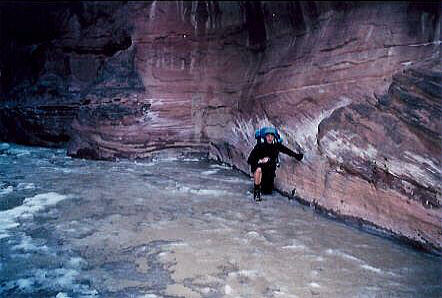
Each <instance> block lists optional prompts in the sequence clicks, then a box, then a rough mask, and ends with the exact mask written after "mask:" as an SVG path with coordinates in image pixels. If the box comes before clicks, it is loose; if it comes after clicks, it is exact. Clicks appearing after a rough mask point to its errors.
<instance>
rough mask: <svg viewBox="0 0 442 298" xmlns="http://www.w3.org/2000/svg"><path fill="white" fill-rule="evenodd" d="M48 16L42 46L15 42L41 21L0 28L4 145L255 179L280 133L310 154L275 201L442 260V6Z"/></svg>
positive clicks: (217, 5)
mask: <svg viewBox="0 0 442 298" xmlns="http://www.w3.org/2000/svg"><path fill="white" fill-rule="evenodd" d="M21 5H26V4H21ZM45 5H47V6H48V7H46V9H45V10H44V11H45V12H46V14H47V18H46V19H45V21H44V22H43V24H42V26H40V27H38V26H36V29H34V30H35V31H36V32H37V33H39V34H35V35H32V38H31V37H30V36H27V35H25V36H23V35H20V34H19V35H17V36H16V35H14V34H13V33H14V30H12V29H8V28H12V25H14V24H15V23H18V28H19V29H16V31H17V30H18V32H21V31H23V32H26V30H24V28H28V27H29V22H32V18H31V20H30V21H29V22H28V24H27V23H26V22H23V23H20V22H18V21H15V20H13V19H11V18H10V17H3V18H2V28H3V29H2V30H3V31H2V32H3V34H2V36H3V37H2V41H4V42H2V45H1V49H2V53H3V54H2V55H1V59H0V68H1V71H2V76H1V77H0V78H1V90H2V97H1V105H0V131H1V132H2V135H3V140H9V141H16V142H20V143H28V144H42V145H60V144H62V143H63V142H65V141H66V140H67V139H68V138H69V143H68V154H70V155H72V156H78V157H89V158H99V159H115V158H120V157H123V158H144V157H148V156H151V155H152V153H153V152H157V151H159V150H164V149H173V150H178V151H183V150H186V151H191V152H203V153H205V154H209V156H210V157H211V158H214V159H217V160H220V161H223V162H226V163H229V164H231V165H233V166H235V167H236V168H238V169H240V170H242V171H245V172H248V165H247V164H246V157H247V155H248V153H249V152H250V150H251V149H252V147H253V145H254V142H255V140H254V130H255V129H256V128H258V127H259V126H261V125H263V124H271V125H275V126H277V127H279V128H280V130H281V133H282V135H283V137H284V139H285V140H286V144H287V143H288V146H289V147H292V148H295V149H298V150H302V151H304V152H305V159H304V160H303V161H302V162H301V163H296V162H293V161H290V160H288V159H287V158H285V157H283V158H282V161H283V163H282V167H281V168H280V169H279V170H278V178H277V181H276V183H277V187H278V188H279V190H281V191H282V192H285V193H287V194H290V193H292V192H293V190H294V189H296V195H297V196H299V197H300V198H302V200H304V201H305V202H307V203H309V204H312V205H315V206H317V207H318V208H320V209H323V210H326V211H327V212H330V213H332V214H335V215H337V216H340V217H342V218H350V219H352V220H356V221H359V222H360V223H361V224H363V225H365V224H369V225H371V226H375V227H378V228H380V229H381V230H383V231H387V232H390V233H392V234H394V235H396V236H399V237H402V236H403V237H406V238H407V239H409V240H410V241H412V242H413V243H415V244H417V245H419V246H422V247H424V248H426V249H429V250H434V251H439V252H440V251H441V249H442V235H441V230H442V224H441V223H442V221H441V215H440V207H441V206H440V205H441V184H440V181H441V179H440V178H441V170H440V169H441V154H440V153H441V142H440V141H441V118H440V115H441V113H440V110H441V101H440V94H441V92H440V91H441V90H440V88H441V83H440V77H441V71H440V69H441V68H440V66H441V65H440V27H441V15H440V11H441V10H440V5H439V3H424V4H420V3H406V2H401V3H393V2H377V3H376V4H372V3H364V2H302V1H301V2H266V1H263V2H215V1H199V2H197V1H192V2H186V1H170V2H163V1H153V2H112V3H100V2H80V3H76V2H75V3H69V2H66V3H64V4H63V7H58V6H54V5H51V4H45ZM14 9H15V8H14V7H13V6H12V5H8V4H1V6H0V11H2V16H4V15H5V14H6V13H7V12H10V11H11V10H14ZM32 9H34V12H35V11H37V10H38V11H39V13H41V14H44V13H43V12H42V11H40V10H41V8H39V7H38V6H34V7H33V8H32ZM32 9H31V11H32ZM23 11H26V10H23ZM24 14H25V13H24ZM8 22H9V23H10V24H9V23H8ZM34 22H36V21H35V20H34ZM5 23H8V24H9V25H8V26H5ZM20 24H21V25H20ZM54 24H57V26H54ZM34 25H35V24H34ZM42 27H45V28H46V29H47V30H46V31H45V30H42V29H41V28H42ZM38 28H40V29H38ZM50 28H52V29H50ZM51 30H52V31H51ZM42 32H45V33H42ZM13 52H14V53H19V57H18V58H17V59H9V58H8V57H9V56H12V55H11V53H13ZM23 61H32V63H31V65H28V64H27V63H24V62H23ZM403 71H404V72H403ZM15 123H17V125H15Z"/></svg>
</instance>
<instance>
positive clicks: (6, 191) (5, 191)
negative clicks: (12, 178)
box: [0, 185, 14, 196]
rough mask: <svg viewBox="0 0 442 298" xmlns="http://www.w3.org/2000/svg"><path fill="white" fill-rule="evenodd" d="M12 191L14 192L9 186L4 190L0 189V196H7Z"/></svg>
mask: <svg viewBox="0 0 442 298" xmlns="http://www.w3.org/2000/svg"><path fill="white" fill-rule="evenodd" d="M13 191H14V187H12V186H11V185H9V186H7V187H5V188H1V189H0V196H4V195H7V194H8V193H11V192H13Z"/></svg>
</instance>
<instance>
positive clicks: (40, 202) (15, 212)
mask: <svg viewBox="0 0 442 298" xmlns="http://www.w3.org/2000/svg"><path fill="white" fill-rule="evenodd" d="M66 198H67V196H65V195H60V194H58V193H55V192H49V193H43V194H39V195H36V196H34V197H30V198H26V199H25V200H24V201H23V204H22V205H20V206H17V207H15V208H13V209H9V210H5V211H1V212H0V239H2V238H5V237H8V236H9V233H8V230H10V229H12V228H16V227H18V226H19V225H20V224H19V222H18V221H19V220H23V219H29V218H32V217H33V216H34V214H35V213H37V212H39V211H43V210H44V209H46V208H49V207H51V206H54V205H56V204H57V203H58V202H60V201H62V200H64V199H66Z"/></svg>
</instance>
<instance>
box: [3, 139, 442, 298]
mask: <svg viewBox="0 0 442 298" xmlns="http://www.w3.org/2000/svg"><path fill="white" fill-rule="evenodd" d="M0 179H1V180H0V252H1V259H0V296H1V297H19V298H20V297H57V298H66V297H71V298H74V297H137V298H156V297H214V298H215V297H251V298H252V297H253V298H259V297H287V298H289V297H441V293H442V285H441V283H440V280H441V277H442V266H440V265H441V259H440V258H436V257H434V256H429V255H426V254H424V253H421V252H417V251H414V250H412V249H410V248H408V247H405V246H402V245H400V244H398V243H396V242H394V241H391V240H388V239H385V238H381V237H378V236H374V235H370V234H368V233H365V232H361V231H359V230H357V229H354V228H351V227H348V226H346V225H343V224H341V223H339V222H336V221H333V220H329V219H325V218H323V217H322V216H320V215H318V214H315V213H314V212H313V211H312V210H310V209H309V208H307V207H304V206H301V205H299V204H298V203H296V202H293V201H289V200H288V199H287V198H285V197H283V196H281V195H279V194H276V193H275V194H273V195H271V196H266V197H265V200H264V201H263V202H261V203H259V204H257V203H254V202H252V200H251V194H250V189H251V180H250V179H249V178H248V177H247V176H245V175H243V174H242V173H238V172H236V171H234V170H232V169H230V168H228V167H225V166H222V165H218V164H215V163H211V162H208V161H204V160H202V161H201V160H197V159H195V160H193V159H180V160H162V161H153V162H145V163H142V162H129V161H124V162H118V163H112V162H102V161H84V160H76V159H71V158H67V157H65V152H64V150H52V149H42V148H29V147H20V146H15V145H9V144H0Z"/></svg>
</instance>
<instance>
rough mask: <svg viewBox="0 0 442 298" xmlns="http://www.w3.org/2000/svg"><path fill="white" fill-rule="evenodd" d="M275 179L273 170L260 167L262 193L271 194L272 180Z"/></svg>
mask: <svg viewBox="0 0 442 298" xmlns="http://www.w3.org/2000/svg"><path fill="white" fill-rule="evenodd" d="M274 180H275V171H272V170H270V169H266V170H264V169H262V180H261V190H262V193H264V194H271V193H272V191H273V181H274Z"/></svg>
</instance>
